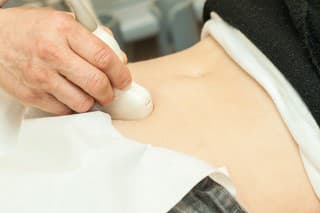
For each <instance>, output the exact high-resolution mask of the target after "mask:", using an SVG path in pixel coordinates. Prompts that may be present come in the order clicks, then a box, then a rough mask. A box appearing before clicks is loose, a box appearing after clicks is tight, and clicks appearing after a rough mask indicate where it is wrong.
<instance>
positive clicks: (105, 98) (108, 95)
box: [100, 89, 114, 106]
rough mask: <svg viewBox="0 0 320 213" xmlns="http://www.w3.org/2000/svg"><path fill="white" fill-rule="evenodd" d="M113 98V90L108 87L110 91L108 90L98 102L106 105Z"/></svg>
mask: <svg viewBox="0 0 320 213" xmlns="http://www.w3.org/2000/svg"><path fill="white" fill-rule="evenodd" d="M113 99H114V92H113V90H112V89H110V91H108V92H107V93H106V95H105V97H104V99H103V100H102V101H101V102H100V104H101V105H102V106H106V105H108V104H110V103H111V102H112V101H113Z"/></svg>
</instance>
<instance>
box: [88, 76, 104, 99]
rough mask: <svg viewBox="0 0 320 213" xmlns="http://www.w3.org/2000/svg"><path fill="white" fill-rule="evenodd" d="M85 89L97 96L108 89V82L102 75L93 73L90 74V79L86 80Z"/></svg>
mask: <svg viewBox="0 0 320 213" xmlns="http://www.w3.org/2000/svg"><path fill="white" fill-rule="evenodd" d="M87 87H88V89H89V90H90V92H91V93H93V94H97V93H100V92H101V91H103V90H104V89H105V88H107V87H108V81H107V79H106V77H105V76H104V75H103V74H102V73H101V74H100V73H99V74H97V73H95V74H92V75H91V77H90V78H88V81H87Z"/></svg>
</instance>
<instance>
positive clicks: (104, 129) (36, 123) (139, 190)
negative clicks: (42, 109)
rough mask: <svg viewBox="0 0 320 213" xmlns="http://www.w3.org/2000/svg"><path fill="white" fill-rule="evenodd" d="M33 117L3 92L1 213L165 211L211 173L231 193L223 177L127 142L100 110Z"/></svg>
mask: <svg viewBox="0 0 320 213" xmlns="http://www.w3.org/2000/svg"><path fill="white" fill-rule="evenodd" d="M31 114H32V116H31V118H28V119H26V118H24V116H25V115H26V114H25V109H24V108H23V107H22V106H20V105H19V104H17V103H16V102H15V101H14V100H12V99H10V98H9V97H7V96H6V95H5V94H2V93H1V95H0V151H1V152H0V212H5V213H21V212H23V213H44V212H46V213H57V212H59V213H70V212H76V213H88V212H90V213H106V212H113V213H126V212H128V213H129V212H130V213H135V212H136V213H150V212H152V213H157V212H159V213H163V212H167V211H168V210H170V209H171V208H172V207H174V206H175V205H176V204H177V203H178V202H179V201H180V200H181V199H182V198H183V196H184V195H186V194H187V193H188V192H189V191H190V190H191V189H192V188H193V187H194V186H195V185H196V184H197V183H198V182H200V181H201V180H202V179H203V178H205V177H206V176H208V175H210V174H211V173H213V174H215V173H218V175H216V176H217V177H219V178H217V179H218V181H220V182H221V183H223V184H224V185H226V186H227V187H228V189H229V190H230V191H231V192H234V189H233V188H232V187H229V186H231V183H230V182H229V180H228V178H227V177H226V176H225V175H223V176H222V178H221V174H224V173H225V172H224V171H222V170H221V171H219V170H214V169H213V168H212V167H211V166H209V165H207V164H206V163H204V162H201V161H199V160H196V159H193V158H191V157H189V156H186V155H183V154H180V153H176V152H173V151H169V150H167V149H162V148H157V147H153V146H150V145H144V144H140V143H137V142H135V141H132V140H130V139H127V138H125V137H123V136H122V135H121V134H119V133H118V132H117V130H115V129H114V127H113V126H112V122H111V119H110V116H109V115H107V114H105V113H103V112H90V113H85V114H77V115H70V116H62V117H46V116H45V115H40V114H41V113H40V114H38V113H37V111H34V112H33V113H31ZM31 114H30V113H29V117H30V115H31ZM37 117H41V118H37ZM213 176H215V175H213Z"/></svg>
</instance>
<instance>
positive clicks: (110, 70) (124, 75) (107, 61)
mask: <svg viewBox="0 0 320 213" xmlns="http://www.w3.org/2000/svg"><path fill="white" fill-rule="evenodd" d="M68 43H69V46H70V47H71V49H72V50H73V51H74V52H75V53H76V54H78V55H79V56H81V57H82V58H84V59H85V60H87V61H88V62H89V63H91V64H92V65H93V66H95V67H97V68H98V69H99V70H101V71H102V72H104V73H105V74H106V75H107V76H108V78H109V80H110V82H111V84H112V86H113V87H115V88H118V89H123V88H125V87H127V86H128V85H129V84H130V82H131V75H130V72H129V70H128V68H127V67H126V66H125V65H124V64H123V63H122V62H121V61H120V59H119V58H118V57H117V56H116V54H115V53H114V52H113V51H112V50H111V48H109V47H108V45H106V44H105V43H104V42H103V41H101V40H100V39H99V38H97V37H95V36H94V35H93V34H92V33H90V32H89V31H87V30H86V29H84V28H83V27H81V26H80V25H79V26H78V27H74V28H73V30H72V31H70V34H69V36H68Z"/></svg>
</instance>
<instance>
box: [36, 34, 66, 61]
mask: <svg viewBox="0 0 320 213" xmlns="http://www.w3.org/2000/svg"><path fill="white" fill-rule="evenodd" d="M37 53H38V56H39V58H40V59H42V60H44V61H48V62H52V61H58V62H61V61H62V58H61V54H60V52H59V48H58V47H57V46H56V45H55V44H54V43H53V42H51V41H48V40H46V39H40V40H39V41H38V44H37Z"/></svg>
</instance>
